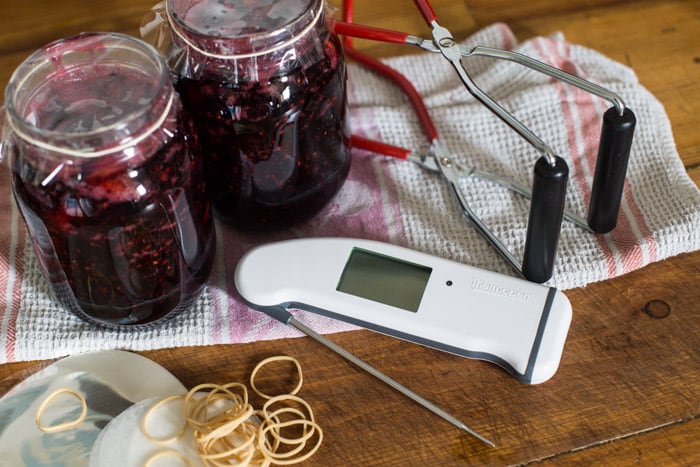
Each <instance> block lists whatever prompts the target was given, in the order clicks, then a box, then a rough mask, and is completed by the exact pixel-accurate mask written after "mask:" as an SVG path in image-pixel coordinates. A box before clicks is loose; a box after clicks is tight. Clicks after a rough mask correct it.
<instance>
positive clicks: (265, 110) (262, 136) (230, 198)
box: [161, 0, 350, 230]
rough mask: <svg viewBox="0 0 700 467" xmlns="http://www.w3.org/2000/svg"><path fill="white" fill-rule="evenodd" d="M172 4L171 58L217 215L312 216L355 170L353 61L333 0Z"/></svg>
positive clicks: (279, 219) (244, 221) (252, 224)
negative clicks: (348, 59) (328, 10)
mask: <svg viewBox="0 0 700 467" xmlns="http://www.w3.org/2000/svg"><path fill="white" fill-rule="evenodd" d="M165 5H166V12H165V15H166V17H167V21H168V23H169V28H170V33H171V38H170V39H171V41H172V45H171V47H170V50H169V52H167V56H168V59H169V60H168V61H169V63H170V66H171V67H172V69H173V72H174V74H175V75H177V77H178V78H177V83H176V88H177V90H178V92H179V93H180V94H181V96H182V99H183V102H184V105H185V107H186V108H187V109H188V110H189V111H190V112H191V113H192V115H193V117H194V121H195V125H196V127H197V129H198V132H199V136H200V140H201V143H202V150H203V155H204V157H205V169H206V170H205V173H206V177H207V191H208V194H209V197H210V199H211V200H212V203H213V206H214V208H215V212H216V213H217V215H219V216H220V217H221V218H222V219H223V220H225V221H227V222H228V223H230V224H232V225H233V226H234V227H236V228H240V229H243V230H273V229H281V228H285V227H288V226H290V225H293V224H296V223H299V222H301V221H304V220H306V219H309V218H310V217H312V216H313V215H314V214H316V213H317V212H318V211H319V210H320V209H321V208H322V207H323V206H325V205H326V204H327V202H328V201H329V200H330V199H331V198H332V197H333V196H334V195H335V194H336V192H337V191H338V190H339V188H340V187H341V186H342V184H343V182H344V181H345V179H346V177H347V174H348V171H349V168H350V153H349V136H350V135H349V127H348V119H347V117H346V115H347V99H346V69H345V61H344V58H343V53H342V49H341V45H340V42H339V39H338V37H337V35H336V34H335V33H333V32H331V31H330V29H329V28H328V25H327V23H326V19H325V15H324V9H323V1H322V0H262V1H255V2H249V1H245V0H166V3H165ZM161 43H162V41H161Z"/></svg>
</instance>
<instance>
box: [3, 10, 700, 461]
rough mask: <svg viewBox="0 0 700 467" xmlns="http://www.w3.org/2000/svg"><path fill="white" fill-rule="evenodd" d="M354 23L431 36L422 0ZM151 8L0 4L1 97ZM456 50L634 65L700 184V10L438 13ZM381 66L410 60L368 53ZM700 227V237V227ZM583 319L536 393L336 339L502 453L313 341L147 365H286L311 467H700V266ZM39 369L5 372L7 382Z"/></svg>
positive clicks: (664, 274) (223, 371)
mask: <svg viewBox="0 0 700 467" xmlns="http://www.w3.org/2000/svg"><path fill="white" fill-rule="evenodd" d="M356 3H357V5H356V11H357V13H356V21H357V22H362V23H366V24H374V25H378V26H384V27H389V28H394V29H399V30H404V31H408V32H412V33H415V34H419V35H424V34H427V27H426V26H425V24H424V23H423V21H422V19H421V18H420V16H419V15H418V13H417V12H416V11H415V10H414V8H413V5H412V2H410V1H409V0H383V1H381V2H378V1H373V2H370V1H369V0H358V1H357V2H356ZM150 6H151V1H148V0H120V1H109V0H82V1H81V0H30V1H25V2H7V1H5V2H2V6H0V22H1V24H2V27H0V87H2V88H4V86H5V84H6V83H7V80H8V78H9V75H10V73H11V72H12V70H13V69H14V68H15V67H16V66H17V65H18V64H19V63H20V62H21V61H22V60H23V59H24V58H25V57H26V56H27V55H28V54H29V53H30V52H31V51H33V50H35V49H36V48H37V47H39V46H40V45H42V44H45V43H47V42H49V41H51V40H54V39H56V38H59V37H62V36H66V35H69V34H73V33H77V32H80V31H84V30H113V31H122V32H127V33H132V34H137V28H138V24H139V22H140V19H141V17H142V15H143V13H144V11H145V10H147V9H148V8H149V7H150ZM433 6H434V8H435V11H436V12H437V14H438V16H439V17H440V18H441V22H442V24H443V25H444V26H447V27H448V28H450V29H451V30H452V31H453V33H454V34H455V35H456V36H457V37H458V38H464V37H467V36H468V35H469V34H470V33H472V32H474V31H475V30H477V29H479V28H481V27H484V26H487V25H489V24H491V23H492V22H495V21H503V22H507V23H508V25H509V26H510V27H511V28H512V29H513V31H514V32H515V34H516V36H517V37H518V38H519V39H521V40H524V39H527V38H529V37H532V36H533V35H540V34H549V33H552V32H554V31H562V32H563V33H564V34H565V36H566V37H567V39H568V40H569V41H571V42H573V43H578V44H581V45H585V46H589V47H592V48H595V49H597V50H599V51H601V52H603V53H605V54H606V55H608V56H610V57H612V58H613V59H616V60H618V61H621V62H623V63H626V64H628V65H630V66H632V67H633V68H634V69H635V71H636V72H637V74H638V76H639V79H640V81H641V83H642V84H643V85H644V86H646V87H647V88H648V89H649V90H650V91H651V92H652V93H654V94H655V95H656V96H657V97H658V98H659V99H660V100H661V101H662V103H663V104H664V105H665V106H666V110H667V112H668V114H669V116H670V118H671V122H672V124H673V129H674V134H675V138H676V143H677V146H678V151H679V153H680V155H681V158H682V159H683V162H684V163H685V166H686V168H687V170H688V172H689V173H690V175H691V177H692V178H693V179H694V181H695V182H696V183H700V131H698V128H699V127H700V0H678V1H633V0H630V1H622V0H616V1H615V0H560V1H545V0H531V1H529V2H513V1H511V0H434V1H433ZM358 46H359V47H360V48H364V49H366V50H368V51H370V52H372V53H374V54H377V55H393V54H401V53H409V52H410V51H407V50H406V49H407V48H406V47H400V46H393V45H383V44H376V43H364V42H358ZM698 227H700V226H698ZM567 295H568V296H569V298H570V300H571V302H572V303H573V308H574V317H573V322H572V325H571V330H570V334H569V338H568V341H567V344H566V348H565V350H564V355H563V358H562V362H561V367H560V369H559V371H558V373H557V374H556V375H555V377H554V378H553V379H552V380H550V381H549V382H547V383H545V384H543V385H539V386H526V385H523V384H521V383H519V382H517V381H516V380H515V379H514V378H512V377H510V376H507V375H506V374H505V373H504V372H502V371H500V370H498V369H496V368H495V367H494V366H492V365H489V364H486V363H483V362H478V361H472V360H466V359H462V358H459V357H455V356H451V355H447V354H444V353H440V352H437V351H433V350H429V349H425V348H422V347H419V346H416V345H411V344H408V343H405V342H401V341H398V340H395V339H391V338H387V337H384V336H380V335H377V334H373V333H370V332H367V331H356V332H348V333H342V334H337V335H333V336H331V337H332V338H333V340H334V341H336V342H337V343H338V344H340V345H342V346H344V347H345V348H347V349H348V350H350V351H351V352H354V353H355V354H356V355H358V356H359V357H361V358H363V359H365V360H366V361H368V362H370V363H371V364H373V365H375V366H376V367H378V368H380V369H381V370H382V371H384V372H386V373H387V374H388V375H390V376H392V377H394V378H396V379H397V380H399V381H402V382H404V383H405V384H406V385H408V386H410V387H411V388H412V389H414V390H415V391H416V392H418V393H420V394H421V395H423V396H425V397H427V398H428V399H431V400H433V401H434V402H435V403H436V404H437V405H439V406H441V407H443V408H446V409H448V411H450V412H451V413H453V414H454V415H456V416H457V417H459V418H460V419H462V420H464V421H465V422H466V423H467V424H469V425H470V426H471V427H472V428H474V429H475V430H477V431H479V432H480V433H482V434H484V435H486V436H487V437H489V438H491V439H492V440H494V441H495V442H496V444H497V447H496V448H494V449H490V448H488V447H486V446H485V445H483V444H481V443H480V442H479V441H477V440H476V439H474V438H472V437H470V436H468V435H466V434H464V433H462V432H460V431H459V430H456V429H455V428H453V427H452V426H451V425H449V424H447V423H446V422H444V421H443V420H442V419H440V418H438V417H436V416H433V415H432V414H430V413H429V412H426V411H425V410H423V409H422V408H421V407H419V406H417V405H416V404H414V403H413V402H411V401H409V400H407V399H406V398H405V397H403V396H401V395H399V394H398V393H396V392H395V391H393V390H391V389H390V388H389V387H387V386H385V385H383V384H381V383H379V382H378V381H376V380H374V379H373V378H372V377H371V376H369V375H367V374H365V373H363V372H361V371H359V370H357V369H356V368H354V367H352V366H350V365H349V364H348V363H346V362H345V361H343V360H341V359H340V358H339V357H338V356H336V355H335V354H332V353H331V352H329V351H326V350H325V349H324V348H321V347H319V345H318V344H317V343H315V342H313V341H312V340H310V339H308V338H300V339H288V340H280V341H273V342H258V343H252V344H245V345H229V346H216V347H199V348H178V349H166V350H158V351H152V352H143V353H144V355H146V356H148V357H150V358H152V359H154V360H156V361H157V362H159V363H161V364H162V365H164V366H165V367H166V368H168V369H169V370H171V371H172V372H173V373H174V374H175V375H176V376H177V377H178V378H180V379H181V380H182V381H183V383H184V384H185V385H187V386H188V387H191V386H193V385H195V384H198V383H201V382H219V383H224V382H229V381H245V380H246V378H247V376H248V375H249V373H250V370H251V369H252V367H253V366H254V365H255V364H256V363H257V362H258V361H259V360H261V359H262V358H264V357H267V356H271V355H277V354H281V353H284V354H288V355H293V356H295V357H297V358H298V359H299V360H300V361H301V363H302V365H303V367H304V370H305V386H304V388H303V390H302V391H303V394H304V396H305V397H306V398H307V400H309V401H310V402H311V403H312V404H313V406H314V408H315V410H316V413H317V418H318V420H319V422H320V423H321V424H322V426H323V428H324V430H325V442H324V444H323V447H322V449H321V450H320V451H319V452H318V453H317V455H316V456H315V457H313V458H312V460H311V461H309V462H308V464H309V465H358V464H362V465H378V464H382V465H451V464H465V463H469V464H489V465H501V464H519V463H530V462H539V463H543V464H545V465H561V464H567V465H572V464H575V465H580V464H583V465H587V464H591V463H596V462H597V463H600V464H605V465H609V464H623V465H632V464H637V463H642V464H643V465H655V464H658V465H699V464H700V420H699V419H698V417H699V416H700V252H695V253H691V254H685V255H681V256H678V257H675V258H672V259H669V260H666V261H663V262H660V263H656V264H652V265H650V266H648V267H646V268H644V269H642V270H639V271H637V272H634V273H631V274H628V275H626V276H623V277H620V278H618V279H614V280H610V281H606V282H602V283H596V284H593V285H590V286H588V287H585V288H581V289H576V290H570V291H567ZM31 365H33V363H31V362H28V363H15V364H7V365H2V366H0V380H2V379H4V378H6V377H8V376H10V375H13V374H15V373H16V372H18V371H20V370H22V369H25V368H29V367H31Z"/></svg>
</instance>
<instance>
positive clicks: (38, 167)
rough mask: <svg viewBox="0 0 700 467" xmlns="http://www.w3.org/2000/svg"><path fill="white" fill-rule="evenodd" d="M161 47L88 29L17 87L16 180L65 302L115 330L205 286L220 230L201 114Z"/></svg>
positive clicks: (34, 63)
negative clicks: (196, 118) (198, 135)
mask: <svg viewBox="0 0 700 467" xmlns="http://www.w3.org/2000/svg"><path fill="white" fill-rule="evenodd" d="M169 76H170V75H169V71H168V69H167V65H166V64H165V62H164V60H163V58H162V57H161V55H160V54H158V52H157V51H156V50H155V49H154V48H152V47H151V46H150V45H148V44H146V43H144V42H142V41H140V40H138V39H135V38H131V37H129V36H125V35H121V34H111V33H90V34H81V35H78V36H74V37H71V38H67V39H63V40H60V41H57V42H54V43H52V44H49V45H48V46H46V47H45V48H43V49H41V50H39V51H37V52H35V53H34V54H33V55H31V56H30V57H29V58H28V59H27V60H26V61H25V62H24V63H23V64H22V65H20V67H19V68H18V69H17V70H16V71H15V73H14V74H13V75H12V78H11V79H10V83H9V85H8V87H7V90H6V95H5V103H6V107H7V115H6V125H7V126H6V129H7V130H9V131H7V136H6V139H5V141H4V145H3V153H4V154H6V155H9V156H10V164H11V166H12V189H13V193H14V196H15V199H16V201H17V204H18V206H19V208H20V211H21V213H22V215H23V217H24V220H25V222H26V225H27V227H28V231H29V234H30V237H31V240H32V242H33V246H34V250H35V252H36V255H37V257H38V260H39V263H40V265H41V269H42V271H43V273H44V275H45V277H46V279H47V280H48V282H49V284H50V288H51V290H52V292H53V293H54V294H55V296H56V297H57V298H58V300H59V301H60V302H61V303H62V304H63V305H65V307H67V308H68V309H69V310H71V311H72V312H74V313H76V314H77V315H78V316H80V317H82V318H84V319H87V320H89V321H92V322H96V323H100V324H105V325H108V326H116V327H119V326H122V325H146V324H151V323H154V322H156V321H160V320H162V319H163V318H165V317H167V316H172V315H174V314H175V313H177V312H178V311H181V310H182V309H183V308H185V307H187V306H188V305H189V304H191V303H192V302H193V301H194V300H195V298H196V297H197V296H198V295H199V293H200V292H201V290H202V288H203V286H204V284H205V281H206V279H207V277H208V275H209V272H210V270H211V267H212V263H213V255H214V249H215V243H216V242H215V234H214V226H213V221H212V215H211V208H210V204H209V202H208V201H207V200H206V196H205V186H204V179H203V170H202V161H201V158H200V157H197V156H196V151H195V150H194V148H195V147H196V140H195V138H194V137H193V136H192V134H193V129H192V121H191V119H190V118H189V117H188V116H187V114H186V113H185V111H184V110H183V106H182V104H181V101H180V100H179V97H178V95H177V93H176V92H175V91H174V88H173V84H172V82H171V80H170V77H169Z"/></svg>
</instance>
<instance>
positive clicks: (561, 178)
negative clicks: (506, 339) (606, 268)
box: [334, 0, 636, 283]
mask: <svg viewBox="0 0 700 467" xmlns="http://www.w3.org/2000/svg"><path fill="white" fill-rule="evenodd" d="M414 3H415V4H416V6H417V7H418V9H419V10H420V12H421V14H422V16H423V17H424V19H425V20H426V22H427V23H428V25H429V26H430V27H431V29H432V35H433V39H432V40H430V39H423V38H420V37H417V36H413V35H410V34H407V33H403V32H397V31H392V30H387V29H380V28H375V27H371V26H362V25H357V24H353V23H352V0H346V1H345V2H344V5H343V17H344V21H334V30H335V31H336V32H337V33H338V34H341V35H344V36H346V37H345V40H344V46H345V54H346V55H347V56H348V57H349V58H351V59H353V60H355V61H356V62H358V63H360V64H361V65H363V66H366V67H368V68H369V69H371V70H373V71H375V72H377V73H379V74H381V75H382V76H385V77H386V78H388V79H390V80H391V81H393V82H394V83H395V84H396V85H397V86H399V87H400V88H401V89H402V90H403V92H404V93H405V94H406V95H407V97H408V98H409V100H410V101H411V104H412V105H413V107H414V109H415V110H416V112H417V114H418V117H419V120H420V123H421V125H422V127H423V131H424V132H425V133H426V135H427V137H428V138H429V140H430V149H429V155H425V154H416V153H414V152H413V151H410V150H407V149H403V148H399V147H396V146H392V145H389V144H386V143H382V142H379V141H374V140H370V139H367V138H364V137H360V136H355V135H353V136H352V145H353V146H354V147H357V148H359V149H365V150H368V151H371V152H375V153H380V154H384V155H388V156H393V157H398V158H401V159H405V160H410V161H412V162H415V163H417V164H419V165H421V166H423V167H424V168H426V169H428V170H430V171H434V172H439V173H440V174H441V175H442V177H443V178H444V179H445V180H446V182H447V183H448V184H449V186H450V187H451V189H452V191H453V193H454V195H455V197H456V198H457V201H458V202H459V204H460V206H461V208H462V211H463V212H464V214H465V215H466V217H467V218H468V219H469V220H470V221H471V222H472V223H473V224H474V225H475V226H476V228H477V230H478V232H479V233H480V234H481V235H482V236H483V237H484V238H485V239H486V240H487V241H488V242H489V243H490V244H491V246H493V247H494V248H495V249H496V251H497V252H498V253H499V254H500V255H501V256H502V257H503V258H504V259H505V260H506V261H507V262H508V264H509V265H510V266H511V267H512V268H513V269H514V270H515V271H516V272H517V273H518V274H519V275H520V276H521V277H524V278H525V279H528V280H531V281H534V282H540V283H541V282H545V281H547V280H548V279H549V278H550V277H551V276H552V271H553V269H554V259H555V256H556V250H557V244H558V242H559V234H560V230H561V223H562V220H563V218H566V219H567V220H569V221H571V222H573V223H574V224H576V225H578V226H579V227H581V228H584V229H586V230H588V231H592V232H596V233H607V232H610V231H611V230H612V229H613V228H614V227H615V225H616V223H617V215H618V211H619V209H620V202H621V198H622V192H623V188H624V182H625V175H626V172H627V162H628V160H629V154H630V148H631V146H632V138H633V133H634V128H635V124H636V119H635V116H634V113H633V112H632V111H631V110H630V109H629V108H627V107H625V104H624V102H623V101H622V99H621V98H620V97H619V96H618V95H617V94H615V93H614V92H612V91H610V90H608V89H605V88H603V87H601V86H598V85H596V84H594V83H591V82H590V81H587V80H585V79H582V78H579V77H578V76H575V75H572V74H569V73H566V72H564V71H562V70H560V69H558V68H555V67H553V66H550V65H547V64H546V63H543V62H540V61H538V60H535V59H533V58H530V57H528V56H526V55H523V54H520V53H517V52H513V51H509V50H503V49H498V48H491V47H482V46H477V47H474V48H471V49H469V48H467V47H464V46H460V45H459V44H458V43H457V42H456V41H455V39H454V37H453V36H452V34H451V33H450V32H449V31H448V30H447V29H446V28H444V27H442V26H440V25H439V23H438V20H437V16H436V15H435V12H434V11H433V8H432V6H431V5H430V4H429V2H428V0H414ZM350 37H357V38H363V39H370V40H378V41H383V42H390V43H398V44H408V45H412V46H416V47H419V48H420V49H422V50H424V51H427V52H434V53H441V54H442V56H443V57H444V58H445V59H446V60H447V61H448V62H449V63H450V65H452V67H453V68H454V70H455V71H456V73H457V75H458V76H459V79H460V80H461V81H462V83H463V84H464V86H465V87H466V88H467V90H468V91H469V93H471V94H472V95H473V96H474V97H475V98H476V99H477V100H478V101H479V102H481V103H482V104H484V105H485V106H486V107H487V108H488V109H489V110H491V111H492V112H493V113H495V114H496V116H498V117H499V118H500V119H501V120H503V121H504V122H505V123H506V124H508V125H509V126H510V127H511V128H512V129H513V130H515V131H516V132H517V133H518V134H519V135H520V136H521V137H523V138H524V139H525V140H526V141H527V142H528V143H530V144H531V145H532V146H534V147H535V149H536V150H537V151H538V152H539V153H540V154H541V155H540V157H539V159H538V160H537V161H536V163H535V168H534V179H533V186H532V189H531V190H530V189H528V187H526V186H524V185H522V184H520V183H518V182H515V181H513V180H510V179H507V178H505V177H502V176H500V175H497V174H493V173H489V172H486V171H483V170H479V169H475V168H463V167H461V166H460V165H459V164H457V162H456V161H455V160H454V157H453V156H452V155H451V154H450V153H449V152H448V151H447V149H446V148H445V146H443V145H442V143H441V142H440V141H439V138H438V132H437V130H436V129H435V125H434V124H433V122H432V120H431V118H430V115H429V113H428V110H427V108H426V107H425V104H424V103H423V100H422V98H421V96H420V94H419V93H418V91H417V90H416V89H415V87H414V86H413V85H412V84H411V83H410V82H409V81H408V79H406V78H405V77H404V76H403V75H402V74H401V73H399V72H398V71H396V70H395V69H393V68H391V67H389V66H388V65H386V64H384V63H383V62H380V61H379V60H377V59H375V58H372V57H369V56H367V55H365V54H362V53H360V52H358V51H357V50H355V49H354V48H353V47H352V42H351V39H350ZM477 56H480V57H490V58H495V59H502V60H508V61H511V62H515V63H517V64H519V65H522V66H525V67H527V68H530V69H532V70H535V71H538V72H541V73H544V74H546V75H548V76H550V77H552V78H555V79H557V80H560V81H563V82H565V83H568V84H570V85H573V86H575V87H577V88H580V89H582V90H584V91H586V92H589V93H591V94H594V95H596V96H598V97H601V98H602V99H605V100H607V101H609V102H610V103H611V104H612V107H610V108H609V109H608V110H607V111H606V112H605V114H604V116H603V123H602V130H601V137H600V142H599V148H598V155H597V159H596V167H595V173H594V178H593V186H592V190H591V197H590V204H589V208H588V218H587V222H586V221H584V220H583V219H581V218H580V217H578V216H576V215H574V214H571V213H569V212H568V211H566V210H565V209H564V202H565V195H566V185H567V182H568V177H569V169H568V165H567V164H566V162H565V161H564V160H563V159H562V158H561V157H559V156H557V155H556V154H555V153H554V151H553V150H552V149H551V148H550V147H549V146H548V145H547V144H546V143H545V142H544V141H543V140H542V139H540V138H539V137H538V136H537V135H536V134H535V133H533V132H532V131H531V130H530V129H529V128H528V127H526V126H525V125H524V124H522V123H521V122H520V121H519V120H518V119H517V118H515V117H514V116H513V115H512V114H511V113H509V112H508V111H507V110H505V109H504V108H503V107H502V106H501V105H500V104H498V103H497V102H496V101H494V100H493V99H492V98H491V97H490V96H489V95H488V94H486V93H485V92H484V91H482V90H481V89H480V88H479V87H478V86H477V85H476V83H474V81H473V80H472V78H471V77H470V76H469V72H468V70H467V68H466V67H465V66H464V64H463V62H462V59H466V58H470V57H477ZM468 177H478V178H483V179H488V180H491V181H493V182H496V183H499V184H501V185H503V186H505V187H506V188H508V189H510V190H513V191H515V192H517V193H519V194H521V195H523V196H526V197H528V198H530V213H529V219H528V224H527V234H526V240H525V251H524V255H523V261H522V264H521V263H520V262H519V261H518V260H517V259H516V258H515V256H514V255H513V254H512V253H511V252H510V251H509V250H508V248H507V247H506V246H505V245H504V244H503V243H502V242H501V241H500V240H499V239H498V237H497V236H496V235H495V234H494V233H493V232H492V231H491V230H490V229H489V228H488V226H486V225H485V224H484V223H483V222H482V221H481V219H480V218H479V217H478V216H477V215H476V213H475V212H474V211H473V210H472V209H471V208H470V206H469V203H468V201H467V196H466V195H465V193H464V191H463V190H462V189H461V187H460V180H464V179H466V178H468Z"/></svg>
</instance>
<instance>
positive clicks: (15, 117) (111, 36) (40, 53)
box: [5, 32, 174, 157]
mask: <svg viewBox="0 0 700 467" xmlns="http://www.w3.org/2000/svg"><path fill="white" fill-rule="evenodd" d="M110 41H111V42H110ZM69 44H74V45H78V46H82V47H89V46H90V45H96V44H97V45H99V46H101V47H103V48H105V49H106V48H108V47H113V48H114V47H121V48H123V49H124V50H127V49H128V50H131V51H135V52H137V53H139V54H141V55H142V56H143V57H144V58H146V59H148V60H150V62H151V63H152V64H153V65H154V66H155V70H156V73H157V74H158V76H157V80H154V86H153V89H152V95H151V96H149V97H150V98H149V101H148V102H146V103H144V104H143V105H140V106H139V107H138V108H136V109H134V110H133V111H130V112H129V113H127V114H126V115H124V116H122V117H121V118H119V119H118V120H116V121H114V122H112V123H110V124H108V125H105V126H101V127H99V128H95V129H92V130H88V131H60V130H52V129H48V128H41V127H40V126H36V125H34V124H32V123H31V122H29V121H27V119H26V116H24V115H22V112H20V109H19V108H18V107H17V96H18V95H19V93H20V92H21V91H22V90H23V89H24V87H25V86H27V85H28V83H27V81H28V80H29V79H30V78H31V77H32V75H33V73H36V72H38V70H39V68H40V66H41V65H43V64H46V63H47V62H50V61H52V60H53V59H54V58H53V57H52V56H51V51H52V50H56V49H60V48H61V47H67V46H68V45H69ZM79 50H81V51H87V50H89V49H87V48H84V49H79ZM66 51H67V52H69V51H71V49H70V48H67V49H66ZM105 63H107V62H105ZM80 66H84V65H74V66H73V67H74V68H75V69H78V68H79V67H80ZM120 66H122V67H128V65H126V64H120ZM132 68H134V67H132ZM167 70H168V68H167V65H166V63H165V60H164V59H163V57H162V56H161V55H160V53H159V52H158V51H157V50H156V49H155V48H154V47H153V46H151V45H150V44H148V43H146V42H144V41H141V40H139V39H137V38H135V37H132V36H130V35H127V34H122V33H116V32H86V33H81V34H76V35H73V36H68V37H65V38H62V39H58V40H56V41H53V42H51V43H49V44H47V45H45V46H43V47H42V48H40V49H38V50H36V51H35V52H33V53H32V54H31V55H30V56H29V57H27V58H26V59H25V60H24V61H23V62H22V63H21V64H20V65H19V66H18V67H17V68H16V69H15V70H14V72H13V73H12V75H11V77H10V80H9V82H8V85H7V87H6V89H5V107H6V109H7V116H8V118H7V119H6V122H7V123H8V125H9V126H10V127H11V129H12V130H13V131H14V132H15V133H17V134H18V135H19V136H20V137H21V138H22V139H24V140H26V141H28V142H29V143H31V144H34V145H36V146H38V147H43V148H45V149H48V150H51V151H55V152H58V153H64V154H66V155H71V156H78V157H96V156H100V155H103V154H110V153H114V152H116V151H119V150H120V149H123V147H129V146H133V145H134V144H136V143H137V142H138V141H140V140H141V139H143V138H145V137H147V136H148V135H149V134H150V133H152V132H153V130H154V129H155V128H157V125H152V126H149V128H148V129H147V130H145V131H143V132H141V131H139V133H140V134H138V135H132V137H131V138H128V140H126V141H122V142H119V143H120V144H118V145H117V146H115V147H110V148H108V149H105V150H103V151H95V148H91V147H84V148H80V149H74V148H72V147H71V148H67V147H63V146H58V145H55V144H51V143H45V142H43V141H42V140H54V139H56V138H60V139H62V140H70V139H85V138H89V137H93V136H97V135H101V134H106V133H109V132H110V131H115V130H116V129H118V128H121V127H123V126H124V125H125V123H128V122H133V121H134V120H136V119H139V118H141V117H143V116H144V114H146V113H148V112H149V111H152V110H153V107H152V104H153V99H155V98H156V97H158V96H159V95H161V94H162V93H163V91H164V90H166V86H167V85H168V83H169V75H168V71H167ZM139 71H142V70H139ZM43 84H45V83H43ZM170 94H171V96H170V97H169V100H168V102H167V104H166V108H165V109H164V112H163V114H162V116H161V118H160V119H159V120H162V119H164V118H165V117H166V116H167V114H168V113H169V111H170V108H171V106H172V100H173V97H172V94H174V91H173V92H171V93H170ZM161 123H162V122H161Z"/></svg>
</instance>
